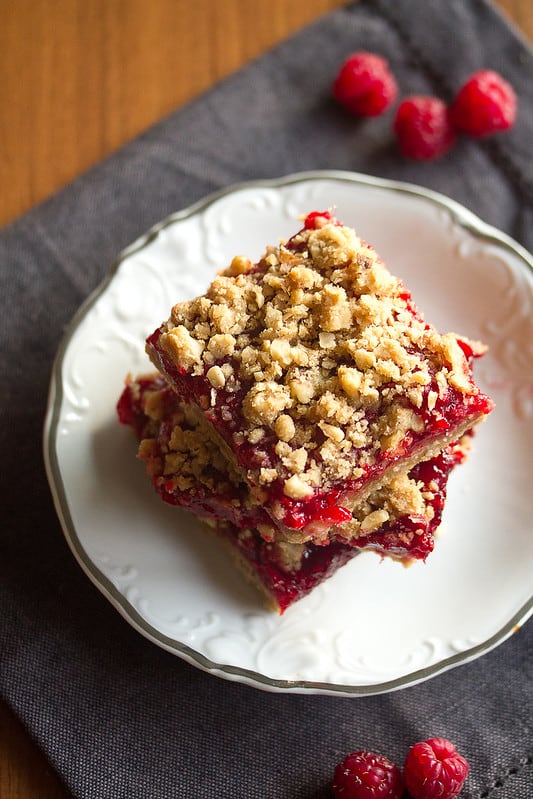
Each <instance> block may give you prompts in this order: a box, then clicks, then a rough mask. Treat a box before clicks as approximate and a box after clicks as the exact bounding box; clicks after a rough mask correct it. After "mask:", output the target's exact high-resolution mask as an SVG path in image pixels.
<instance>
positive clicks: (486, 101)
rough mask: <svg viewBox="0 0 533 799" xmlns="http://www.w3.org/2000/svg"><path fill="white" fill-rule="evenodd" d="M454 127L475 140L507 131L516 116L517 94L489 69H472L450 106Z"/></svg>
mask: <svg viewBox="0 0 533 799" xmlns="http://www.w3.org/2000/svg"><path fill="white" fill-rule="evenodd" d="M450 118H451V121H452V124H453V125H454V127H455V129H456V130H458V131H460V132H461V133H466V134H467V135H469V136H472V137H473V138H475V139H480V138H483V137H484V136H490V135H491V134H492V133H497V132H498V131H500V130H508V129H509V128H510V127H512V126H513V124H514V121H515V119H516V94H515V92H514V89H513V87H512V86H511V84H510V83H507V81H506V80H504V79H503V78H502V76H501V75H499V74H498V73H497V72H493V71H492V70H491V69H481V70H480V71H479V72H475V73H474V74H473V75H472V76H471V77H470V78H469V79H468V80H467V82H466V83H465V84H464V86H462V88H461V89H459V92H458V93H457V96H456V98H455V100H454V101H453V103H452V105H451V108H450Z"/></svg>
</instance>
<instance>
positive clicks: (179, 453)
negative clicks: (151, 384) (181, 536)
mask: <svg viewBox="0 0 533 799" xmlns="http://www.w3.org/2000/svg"><path fill="white" fill-rule="evenodd" d="M132 386H133V388H134V389H135V388H136V384H135V383H133V384H132ZM136 394H137V397H138V398H139V397H140V398H141V406H142V410H143V412H144V414H146V417H147V419H148V424H147V426H146V428H145V430H144V433H143V438H142V439H141V442H140V445H139V452H138V454H139V458H140V459H141V460H143V461H145V462H146V464H147V472H148V474H149V475H150V476H151V477H158V478H162V479H163V480H164V481H165V484H166V486H167V491H168V492H171V491H175V490H176V489H177V490H179V491H180V492H193V493H194V491H196V490H197V489H198V486H200V487H202V488H203V489H205V490H207V491H209V492H216V493H218V494H223V493H224V492H228V491H231V490H233V488H234V487H236V486H240V485H241V478H240V476H239V474H238V473H237V472H236V471H235V469H234V468H233V467H232V464H231V463H230V462H228V461H227V459H226V458H225V457H224V455H223V454H222V452H221V451H220V448H219V447H216V446H215V447H214V446H213V442H212V440H211V439H210V433H209V428H208V426H207V422H206V421H205V419H203V417H202V416H201V414H198V413H196V412H195V409H194V407H193V406H191V405H188V404H187V403H184V402H181V401H180V400H179V399H178V398H177V397H174V396H171V397H170V400H169V389H168V388H166V387H165V388H162V389H161V388H154V389H153V390H150V391H144V392H142V393H141V392H140V391H139V389H138V387H137V388H136ZM162 421H164V423H165V424H164V426H163V427H161V424H160V423H161V422H162ZM161 430H163V431H164V434H163V435H162V434H161Z"/></svg>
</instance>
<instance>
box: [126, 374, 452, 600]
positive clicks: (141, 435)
mask: <svg viewBox="0 0 533 799" xmlns="http://www.w3.org/2000/svg"><path fill="white" fill-rule="evenodd" d="M117 408H118V415H119V419H120V421H121V422H122V423H123V424H126V425H129V426H130V427H132V428H133V429H134V431H135V433H136V435H137V438H138V439H139V441H140V443H139V449H138V457H139V458H140V460H142V461H144V462H145V465H146V471H147V474H148V475H149V476H150V478H151V480H152V484H153V486H154V488H155V489H156V491H157V492H158V493H159V495H160V496H161V497H162V499H163V500H164V501H166V502H168V503H170V504H173V505H179V506H182V507H185V508H187V509H188V510H189V511H191V512H193V513H194V514H195V515H196V516H199V517H200V518H202V519H204V521H206V522H207V523H208V524H209V525H210V526H211V527H212V528H214V530H215V531H216V533H217V534H218V536H219V537H220V538H221V539H222V540H223V541H224V542H225V543H226V545H227V547H228V549H229V550H230V551H231V553H232V555H233V556H234V557H235V558H236V560H237V563H238V565H239V566H240V568H241V570H242V571H243V572H244V573H245V575H246V576H247V577H248V578H249V579H250V580H251V581H252V582H254V583H255V585H256V586H258V587H259V588H260V589H261V590H262V591H263V593H264V594H265V595H266V596H267V598H268V601H269V604H270V605H271V606H272V607H275V608H277V610H278V611H279V612H283V611H284V610H285V609H286V608H287V607H288V606H289V605H290V604H292V603H293V602H294V601H295V600H296V599H299V598H301V597H302V596H304V595H306V594H307V593H309V592H310V591H311V590H312V589H313V588H314V587H315V586H316V585H318V584H319V583H320V582H322V581H323V580H325V579H326V578H328V577H329V576H331V575H332V574H333V573H334V572H335V571H336V570H337V569H338V568H340V566H342V565H344V563H346V562H347V561H348V560H350V559H351V558H352V557H354V556H355V555H356V554H357V553H358V552H360V551H361V550H363V549H371V550H374V551H377V552H378V553H380V554H381V555H389V556H391V557H394V558H396V559H400V560H402V561H403V562H410V561H411V560H415V559H422V560H425V558H426V557H427V555H428V554H429V552H431V550H432V549H433V544H434V537H433V536H434V532H435V530H436V528H437V527H438V525H439V523H440V520H441V515H442V509H443V507H444V500H445V496H446V484H447V480H448V476H449V473H450V471H451V469H452V468H453V467H454V466H455V465H456V464H457V463H459V462H460V461H461V460H462V459H463V458H464V456H465V451H466V450H465V446H464V445H456V446H455V447H448V448H447V449H446V450H445V451H444V452H442V453H440V455H439V456H438V457H437V458H434V459H433V460H432V461H430V462H428V463H421V464H418V465H417V466H416V467H415V468H414V469H413V471H412V473H411V474H410V475H408V476H407V477H405V478H403V479H401V480H398V484H397V485H395V486H391V487H390V489H381V490H380V491H378V492H376V493H375V495H372V496H370V497H368V498H367V500H366V501H365V502H364V503H363V505H362V506H361V507H360V508H357V509H355V510H354V514H353V522H352V523H353V524H357V525H358V535H357V537H356V536H355V535H354V533H353V531H349V534H348V535H346V534H345V532H343V530H342V528H341V529H340V530H339V534H338V535H337V536H336V537H334V536H333V535H332V536H331V537H332V540H331V541H330V542H329V543H328V544H327V546H320V545H317V544H314V543H312V542H305V543H296V542H290V541H287V540H284V538H283V537H282V536H281V535H279V532H278V531H277V530H276V529H275V528H274V527H273V526H272V525H271V524H269V517H268V515H267V514H266V512H265V511H264V509H263V508H262V507H261V506H260V505H258V504H257V503H255V502H254V500H253V496H252V494H251V492H250V491H249V490H248V487H247V486H246V484H245V483H243V481H242V479H241V478H240V476H239V473H238V472H236V471H235V469H234V468H233V467H232V464H231V462H230V461H227V460H226V459H225V458H224V457H223V455H222V454H221V453H220V452H217V451H216V450H213V447H212V445H211V442H210V440H209V438H206V435H205V429H204V426H203V425H202V424H201V423H198V419H197V417H196V416H194V415H193V416H191V415H190V413H189V408H188V405H187V403H184V402H182V401H181V399H180V398H179V397H178V395H177V394H176V393H175V392H174V391H173V390H172V389H171V388H170V387H169V386H168V385H167V384H166V382H165V381H164V379H163V378H162V377H161V376H160V375H147V376H143V377H139V378H137V379H136V380H132V379H130V378H128V379H127V381H126V385H125V388H124V390H123V392H122V395H121V397H120V400H119V402H118V406H117Z"/></svg>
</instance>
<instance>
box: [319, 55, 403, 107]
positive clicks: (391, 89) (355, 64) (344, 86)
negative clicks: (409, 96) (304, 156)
mask: <svg viewBox="0 0 533 799" xmlns="http://www.w3.org/2000/svg"><path fill="white" fill-rule="evenodd" d="M397 94H398V85H397V83H396V80H395V78H394V75H393V74H392V72H391V71H390V70H389V65H388V62H387V61H386V60H385V59H384V58H382V57H381V56H379V55H375V53H366V52H364V51H361V52H358V53H352V55H351V56H348V58H347V59H346V61H345V62H344V63H343V65H342V66H341V68H340V70H339V72H338V74H337V77H336V78H335V81H334V83H333V96H334V97H335V99H336V100H338V101H339V103H341V105H343V106H344V107H345V108H346V109H347V110H348V111H349V112H350V113H351V114H356V115H358V116H364V117H376V116H379V114H382V113H383V112H384V111H385V109H387V108H388V107H389V105H390V104H391V103H392V102H393V101H394V100H395V98H396V95H397Z"/></svg>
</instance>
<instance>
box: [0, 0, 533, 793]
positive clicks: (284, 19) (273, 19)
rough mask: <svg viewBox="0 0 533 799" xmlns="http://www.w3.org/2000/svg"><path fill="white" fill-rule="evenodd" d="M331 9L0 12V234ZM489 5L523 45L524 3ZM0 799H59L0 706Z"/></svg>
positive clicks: (333, 3) (328, 4)
mask: <svg viewBox="0 0 533 799" xmlns="http://www.w3.org/2000/svg"><path fill="white" fill-rule="evenodd" d="M399 1H401V0H399ZM342 5H344V0H254V2H251V0H224V1H223V2H221V1H220V0H195V2H194V3H190V2H188V1H187V0H152V1H151V2H150V3H146V2H145V1H144V0H90V1H89V2H87V0H54V2H46V0H0V19H1V24H0V109H1V118H0V186H1V191H0V226H1V225H3V224H5V223H7V222H9V221H11V220H12V219H14V218H15V217H17V216H18V215H20V214H22V213H23V212H24V211H26V210H28V209H29V208H31V207H32V206H34V205H35V204H36V203H38V202H39V201H41V200H43V199H45V198H46V197H48V196H50V195H51V194H53V193H54V192H55V191H57V190H58V189H60V188H61V187H62V186H64V185H65V183H67V182H68V181H69V180H71V179H73V178H75V177H76V176H78V175H79V174H80V173H82V172H83V171H85V170H86V169H88V168H90V167H91V166H92V165H94V164H95V163H97V162H98V161H100V160H101V159H102V158H104V157H105V156H106V155H108V154H109V153H111V152H113V150H115V149H116V148H118V147H120V146H121V145H122V144H124V143H125V142H127V141H128V140H130V139H131V138H133V137H134V136H135V135H136V134H138V133H139V132H141V131H142V130H144V129H145V128H147V127H148V126H149V125H151V124H152V123H153V122H155V121H157V120H158V119H160V118H161V117H163V116H164V115H165V114H167V113H170V112H171V111H173V110H174V109H175V108H177V107H179V106H180V105H182V104H183V103H185V102H186V101H187V100H189V99H190V98H192V97H194V96H195V95H197V94H199V93H200V92H201V91H203V90H204V89H206V88H208V87H209V86H211V85H212V84H214V83H215V82H217V81H218V80H220V79H221V78H222V77H224V76H225V75H227V74H229V73H230V72H232V71H234V70H236V69H238V68H239V67H241V66H242V65H243V64H245V63H246V62H247V61H249V60H250V59H252V58H254V57H255V56H256V55H258V54H260V53H261V52H263V51H265V50H267V49H268V48H270V47H271V46H272V45H274V44H276V43H277V42H279V41H281V40H282V39H284V38H285V37H286V36H288V35H289V34H290V33H292V32H294V31H296V30H298V29H299V28H301V27H302V26H303V25H305V24H306V23H308V22H310V21H312V20H314V19H316V18H317V17H318V16H319V15H321V14H323V13H326V12H327V11H329V10H332V9H334V8H338V7H340V6H342ZM498 5H499V6H500V7H501V8H502V10H503V11H504V13H506V14H507V15H508V16H509V17H510V18H511V19H512V20H513V21H514V23H515V24H516V25H517V26H518V27H519V28H521V30H522V32H523V33H525V35H526V36H527V37H528V38H529V39H530V40H533V2H531V0H498ZM487 66H490V65H487ZM0 797H2V799H34V798H35V797H38V798H39V799H69V797H70V794H69V792H68V791H67V790H66V789H65V788H64V787H63V786H62V784H61V782H60V780H59V779H58V778H57V776H56V775H55V773H54V772H53V770H52V769H51V768H50V766H49V765H48V763H47V761H46V759H45V758H44V757H43V755H42V754H41V753H40V751H39V749H38V748H37V747H36V746H35V744H34V743H33V742H32V741H31V739H30V738H29V736H28V735H27V733H26V732H25V730H24V729H23V727H22V725H21V724H20V722H19V721H18V720H17V719H16V718H15V716H14V715H13V714H12V713H11V711H10V710H9V708H8V707H7V706H6V705H5V704H4V703H2V702H1V701H0Z"/></svg>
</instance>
